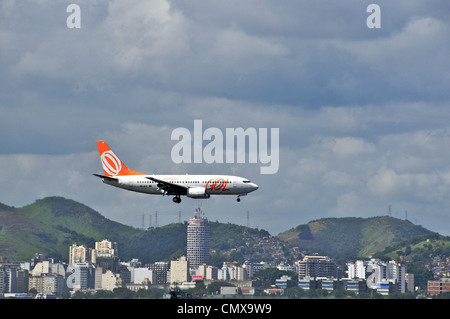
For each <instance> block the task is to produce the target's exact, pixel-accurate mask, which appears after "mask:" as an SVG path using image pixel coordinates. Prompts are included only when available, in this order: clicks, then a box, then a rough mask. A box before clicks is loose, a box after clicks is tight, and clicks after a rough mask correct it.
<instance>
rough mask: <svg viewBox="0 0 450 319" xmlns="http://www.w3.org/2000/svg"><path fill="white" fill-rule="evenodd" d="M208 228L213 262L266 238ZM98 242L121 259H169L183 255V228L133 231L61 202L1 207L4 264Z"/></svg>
mask: <svg viewBox="0 0 450 319" xmlns="http://www.w3.org/2000/svg"><path fill="white" fill-rule="evenodd" d="M210 225H211V249H212V250H214V251H215V252H216V254H215V256H216V259H215V260H216V261H217V262H218V263H220V262H221V261H222V259H220V258H221V256H226V253H224V251H226V250H235V248H236V247H244V246H252V245H251V244H249V242H252V241H256V240H257V239H258V238H260V237H264V236H269V233H267V232H266V231H263V230H256V229H250V228H247V227H244V226H238V225H233V224H221V223H218V222H211V223H210ZM103 239H109V240H111V241H114V242H117V243H118V244H119V257H120V258H121V259H122V260H130V259H131V258H138V259H139V260H140V261H142V262H144V263H149V262H155V261H162V260H170V259H172V258H173V257H178V256H181V255H183V254H184V255H185V254H186V239H187V223H183V224H181V223H178V224H170V225H166V226H162V227H158V228H154V229H150V230H142V229H137V228H133V227H130V226H126V225H123V224H120V223H117V222H114V221H112V220H109V219H107V218H105V217H104V216H102V215H101V214H99V213H98V212H96V211H94V210H93V209H91V208H89V207H87V206H85V205H83V204H80V203H78V202H76V201H73V200H70V199H65V198H62V197H48V198H44V199H41V200H37V201H36V202H34V203H33V204H31V205H27V206H25V207H22V208H13V207H9V206H7V205H4V204H1V203H0V256H3V257H6V258H7V259H8V260H19V261H24V260H30V259H31V258H32V257H33V255H34V254H35V253H42V254H44V255H46V256H48V257H55V258H60V259H62V260H65V261H68V259H69V257H68V256H69V246H71V245H72V244H74V243H76V244H77V245H85V246H86V247H89V248H94V247H95V242H96V241H101V240H103ZM251 253H252V252H249V254H250V255H251Z"/></svg>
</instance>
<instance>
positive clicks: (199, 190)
mask: <svg viewBox="0 0 450 319" xmlns="http://www.w3.org/2000/svg"><path fill="white" fill-rule="evenodd" d="M186 195H187V197H191V198H209V197H210V195H209V194H206V189H205V188H204V187H191V188H188V190H187V194H186Z"/></svg>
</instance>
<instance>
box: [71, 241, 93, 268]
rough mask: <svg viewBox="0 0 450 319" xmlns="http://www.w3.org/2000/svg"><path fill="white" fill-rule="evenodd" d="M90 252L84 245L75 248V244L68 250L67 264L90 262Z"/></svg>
mask: <svg viewBox="0 0 450 319" xmlns="http://www.w3.org/2000/svg"><path fill="white" fill-rule="evenodd" d="M91 252H92V249H91V248H86V247H85V246H84V245H81V246H77V245H76V244H73V245H72V246H70V249H69V264H74V263H84V262H90V261H91Z"/></svg>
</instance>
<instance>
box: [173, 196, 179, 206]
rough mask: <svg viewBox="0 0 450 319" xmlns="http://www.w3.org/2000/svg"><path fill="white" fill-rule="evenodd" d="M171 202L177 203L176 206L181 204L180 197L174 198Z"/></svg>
mask: <svg viewBox="0 0 450 319" xmlns="http://www.w3.org/2000/svg"><path fill="white" fill-rule="evenodd" d="M173 202H174V203H177V204H179V203H181V197H180V195H177V196H175V197H174V198H173Z"/></svg>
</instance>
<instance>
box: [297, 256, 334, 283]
mask: <svg viewBox="0 0 450 319" xmlns="http://www.w3.org/2000/svg"><path fill="white" fill-rule="evenodd" d="M298 269H299V270H298V278H299V279H303V278H317V277H326V278H337V279H339V272H338V267H337V265H336V263H335V262H334V261H333V260H332V259H330V258H329V257H327V256H305V257H304V258H303V260H301V261H299V262H298Z"/></svg>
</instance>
